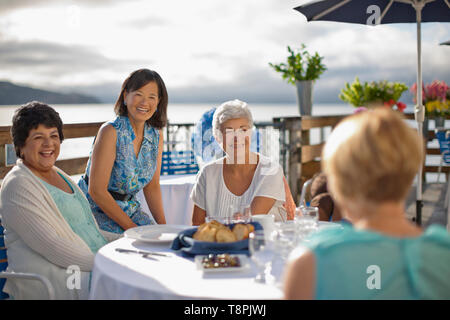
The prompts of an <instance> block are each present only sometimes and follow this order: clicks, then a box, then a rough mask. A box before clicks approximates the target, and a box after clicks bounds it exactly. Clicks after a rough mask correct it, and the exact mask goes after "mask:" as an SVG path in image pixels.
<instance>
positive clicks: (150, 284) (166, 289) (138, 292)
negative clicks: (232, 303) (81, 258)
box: [89, 226, 283, 300]
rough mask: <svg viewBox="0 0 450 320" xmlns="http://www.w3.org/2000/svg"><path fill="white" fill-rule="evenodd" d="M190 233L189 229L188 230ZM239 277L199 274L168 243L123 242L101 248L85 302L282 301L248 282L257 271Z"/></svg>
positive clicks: (274, 290)
mask: <svg viewBox="0 0 450 320" xmlns="http://www.w3.org/2000/svg"><path fill="white" fill-rule="evenodd" d="M187 227H191V226H187ZM117 248H120V249H133V250H143V251H152V252H157V253H162V254H165V255H166V256H152V255H151V256H147V257H144V256H143V255H141V254H134V253H123V252H118V251H116V249H117ZM249 262H250V267H249V268H247V269H245V270H241V271H224V272H215V273H204V272H203V271H202V270H199V269H198V268H197V266H196V263H195V261H194V258H187V257H183V256H182V255H181V253H179V252H175V251H173V250H171V249H170V243H146V242H142V241H139V240H134V239H131V238H127V237H122V238H120V239H118V240H115V241H113V242H111V243H109V244H107V245H106V246H104V247H102V248H101V249H100V250H99V251H98V252H97V254H96V256H95V262H94V268H93V271H92V279H91V288H90V295H89V299H94V300H97V299H102V300H111V299H112V300H130V299H131V300H146V299H147V300H154V299H172V300H173V299H220V300H232V299H238V300H247V299H256V300H267V299H270V300H272V299H281V298H282V296H283V294H282V290H281V289H280V288H279V286H276V285H269V284H260V283H257V282H255V281H254V280H253V279H254V277H255V276H256V266H255V265H254V264H253V262H252V261H250V259H249Z"/></svg>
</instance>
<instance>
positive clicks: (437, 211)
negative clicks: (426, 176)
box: [406, 183, 447, 228]
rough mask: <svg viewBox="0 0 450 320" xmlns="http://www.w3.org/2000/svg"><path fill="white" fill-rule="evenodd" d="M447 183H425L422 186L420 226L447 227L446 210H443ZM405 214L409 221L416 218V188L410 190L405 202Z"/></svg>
mask: <svg viewBox="0 0 450 320" xmlns="http://www.w3.org/2000/svg"><path fill="white" fill-rule="evenodd" d="M446 192H447V183H426V184H424V185H423V195H422V199H423V208H422V226H423V227H425V228H426V227H427V226H429V225H430V224H433V223H438V224H442V225H444V226H446V225H447V210H446V209H445V204H444V200H445V193H446ZM406 214H407V215H408V217H410V218H411V219H412V218H413V217H416V187H415V186H414V187H413V188H412V189H411V192H410V194H409V197H408V199H407V201H406Z"/></svg>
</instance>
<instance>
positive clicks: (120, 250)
mask: <svg viewBox="0 0 450 320" xmlns="http://www.w3.org/2000/svg"><path fill="white" fill-rule="evenodd" d="M116 251H117V252H122V253H138V254H142V255H153V256H161V257H170V256H169V255H167V254H162V253H158V252H150V251H141V250H131V249H122V248H116Z"/></svg>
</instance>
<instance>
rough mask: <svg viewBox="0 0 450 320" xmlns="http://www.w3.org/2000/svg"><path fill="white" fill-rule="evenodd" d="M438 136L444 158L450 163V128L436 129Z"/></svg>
mask: <svg viewBox="0 0 450 320" xmlns="http://www.w3.org/2000/svg"><path fill="white" fill-rule="evenodd" d="M436 138H437V139H438V141H439V149H440V150H441V155H442V159H443V160H444V162H445V163H446V164H450V130H445V129H436Z"/></svg>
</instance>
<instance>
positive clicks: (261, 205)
mask: <svg viewBox="0 0 450 320" xmlns="http://www.w3.org/2000/svg"><path fill="white" fill-rule="evenodd" d="M275 201H276V200H275V199H272V198H268V197H259V196H258V197H255V198H254V199H253V201H252V203H251V205H250V211H251V213H252V214H267V213H268V212H269V211H270V209H272V207H273V205H274V204H275Z"/></svg>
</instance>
